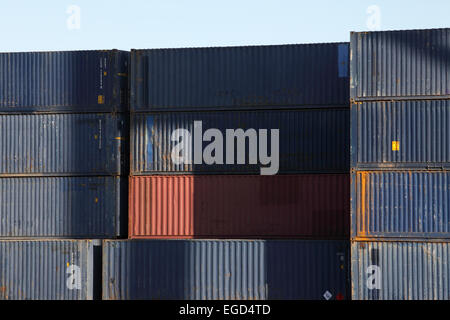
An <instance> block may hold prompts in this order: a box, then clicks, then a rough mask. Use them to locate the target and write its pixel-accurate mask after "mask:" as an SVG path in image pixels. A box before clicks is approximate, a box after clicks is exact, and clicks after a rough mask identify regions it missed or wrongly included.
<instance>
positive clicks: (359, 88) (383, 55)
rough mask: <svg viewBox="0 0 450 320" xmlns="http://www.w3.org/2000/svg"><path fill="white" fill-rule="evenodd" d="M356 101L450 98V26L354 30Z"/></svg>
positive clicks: (352, 89) (353, 92) (352, 54)
mask: <svg viewBox="0 0 450 320" xmlns="http://www.w3.org/2000/svg"><path fill="white" fill-rule="evenodd" d="M350 37H351V42H350V47H351V49H350V74H351V80H350V96H351V99H353V100H356V101H364V100H391V99H393V98H395V99H397V98H401V99H423V98H426V99H429V98H436V97H438V98H443V97H446V98H449V97H450V77H449V73H450V54H449V52H450V29H429V30H404V31H377V32H352V33H351V36H350Z"/></svg>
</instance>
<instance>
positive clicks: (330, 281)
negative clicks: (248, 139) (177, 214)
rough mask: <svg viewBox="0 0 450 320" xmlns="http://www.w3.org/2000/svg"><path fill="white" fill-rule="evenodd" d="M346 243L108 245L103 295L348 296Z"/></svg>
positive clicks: (134, 242)
mask: <svg viewBox="0 0 450 320" xmlns="http://www.w3.org/2000/svg"><path fill="white" fill-rule="evenodd" d="M348 250H349V248H348V242H347V241H320V240H318V241H307V240H304V241H263V240H256V241H252V240H131V241H130V240H128V241H112V240H106V241H104V242H103V299H106V300H129V299H168V300H171V299H179V300H211V299H214V300H224V299H225V300H262V299H283V300H291V299H314V300H325V299H327V300H329V299H332V300H335V299H346V298H348V290H349V287H348V278H347V276H348V271H347V263H348V261H347V259H348V254H349V253H348Z"/></svg>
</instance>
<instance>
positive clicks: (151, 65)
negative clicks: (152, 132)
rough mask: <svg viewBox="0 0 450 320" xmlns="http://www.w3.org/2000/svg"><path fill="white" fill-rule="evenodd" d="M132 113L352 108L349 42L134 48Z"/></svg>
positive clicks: (131, 86)
mask: <svg viewBox="0 0 450 320" xmlns="http://www.w3.org/2000/svg"><path fill="white" fill-rule="evenodd" d="M130 60H131V72H130V73H131V74H130V90H131V92H130V94H131V101H130V107H131V110H132V111H135V112H140V111H141V112H142V111H144V112H145V111H173V110H212V109H214V110H217V109H227V110H230V109H256V108H258V109H260V108H273V107H274V106H277V107H281V106H287V107H289V106H291V107H297V106H299V105H305V106H312V105H316V106H324V107H327V106H330V105H343V106H348V99H349V44H348V43H324V44H295V45H275V46H245V47H217V48H183V49H152V50H132V51H131V58H130Z"/></svg>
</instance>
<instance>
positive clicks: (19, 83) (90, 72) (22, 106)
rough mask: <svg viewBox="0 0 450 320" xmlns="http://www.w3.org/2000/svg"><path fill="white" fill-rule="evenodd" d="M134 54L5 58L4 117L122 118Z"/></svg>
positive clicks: (0, 69)
mask: <svg viewBox="0 0 450 320" xmlns="http://www.w3.org/2000/svg"><path fill="white" fill-rule="evenodd" d="M128 59H129V53H128V52H124V51H117V50H109V51H108V50H99V51H62V52H20V53H0V113H20V112H119V111H126V110H127V105H128V63H129V62H128Z"/></svg>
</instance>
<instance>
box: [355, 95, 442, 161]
mask: <svg viewBox="0 0 450 320" xmlns="http://www.w3.org/2000/svg"><path fill="white" fill-rule="evenodd" d="M351 130H352V134H351V161H352V164H351V165H352V168H358V169H365V168H370V169H380V168H381V169H383V168H384V169H386V168H390V169H392V168H405V169H406V168H409V169H419V168H425V169H444V168H446V169H448V168H450V100H427V101H425V100H422V101H396V102H387V101H383V102H362V103H357V104H352V107H351Z"/></svg>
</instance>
